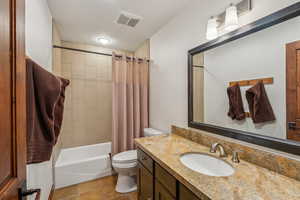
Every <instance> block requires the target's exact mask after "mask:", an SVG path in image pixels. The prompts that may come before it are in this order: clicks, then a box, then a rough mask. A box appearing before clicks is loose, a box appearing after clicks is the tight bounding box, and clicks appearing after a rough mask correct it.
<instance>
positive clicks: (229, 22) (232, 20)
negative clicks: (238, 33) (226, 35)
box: [225, 4, 239, 31]
mask: <svg viewBox="0 0 300 200" xmlns="http://www.w3.org/2000/svg"><path fill="white" fill-rule="evenodd" d="M238 27H239V19H238V10H237V7H236V6H235V5H234V4H230V6H229V7H228V8H227V9H226V16H225V30H226V31H233V30H235V29H237V28H238Z"/></svg>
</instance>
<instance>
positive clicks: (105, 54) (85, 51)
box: [53, 45, 150, 62]
mask: <svg viewBox="0 0 300 200" xmlns="http://www.w3.org/2000/svg"><path fill="white" fill-rule="evenodd" d="M53 48H57V49H65V50H70V51H79V52H83V53H91V54H97V55H102V56H110V57H112V54H108V53H100V52H95V51H88V50H83V49H74V48H69V47H62V46H57V45H53ZM116 57H118V58H121V57H122V56H121V55H116ZM126 58H127V59H132V58H131V57H128V56H126ZM133 59H134V60H135V59H136V58H133ZM137 59H138V60H139V61H142V60H143V59H141V58H137ZM147 62H150V60H147Z"/></svg>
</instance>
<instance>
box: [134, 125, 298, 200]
mask: <svg viewBox="0 0 300 200" xmlns="http://www.w3.org/2000/svg"><path fill="white" fill-rule="evenodd" d="M216 142H217V143H221V144H222V145H223V146H224V149H225V151H226V153H227V156H226V157H222V158H221V157H220V150H218V151H217V152H216V153H210V145H211V144H213V143H216ZM136 144H137V146H138V161H139V167H138V197H139V200H153V199H155V200H178V199H179V200H196V199H197V200H207V199H211V200H223V199H226V200H236V199H238V200H249V199H251V200H252V199H264V200H274V199H278V200H299V199H300V182H299V177H298V175H299V174H298V172H297V171H298V169H299V168H300V162H299V161H292V160H290V159H287V158H284V157H280V156H279V157H278V156H276V155H274V154H270V153H268V152H263V151H257V152H256V151H255V150H254V149H251V148H249V147H244V148H243V147H242V146H234V145H233V144H231V143H228V142H226V141H222V140H220V139H217V138H214V137H207V136H206V135H204V134H202V133H200V132H194V131H186V130H185V131H178V130H177V129H176V128H173V130H172V134H169V135H162V136H156V137H150V138H140V139H136ZM233 149H234V150H238V151H239V152H240V154H239V155H240V162H239V163H238V162H233V161H232V155H233V152H234V151H232V150H233ZM190 153H197V154H200V155H207V156H209V157H211V158H215V159H218V160H220V161H221V162H220V163H222V162H224V163H226V164H227V165H228V166H231V167H232V168H233V169H234V172H233V174H232V173H229V174H227V175H226V174H225V175H224V176H222V175H221V176H217V175H214V174H211V175H205V174H204V173H200V172H197V171H196V170H195V169H191V168H189V166H188V165H185V164H184V161H182V157H183V156H184V155H188V154H190ZM266 159H268V160H266ZM198 164H199V162H198ZM264 164H265V166H263V165H264ZM267 164H270V167H269V166H267ZM219 166H221V165H219V164H217V167H216V169H213V167H212V168H210V169H211V171H213V170H218V168H219ZM272 166H274V167H275V168H276V169H271V167H272ZM289 167H291V168H292V169H293V170H291V169H289ZM278 169H281V170H282V172H280V170H278ZM220 170H223V168H222V167H221V168H220ZM292 171H294V172H295V173H293V174H284V173H287V172H292ZM221 172H223V171H221ZM288 176H289V177H288Z"/></svg>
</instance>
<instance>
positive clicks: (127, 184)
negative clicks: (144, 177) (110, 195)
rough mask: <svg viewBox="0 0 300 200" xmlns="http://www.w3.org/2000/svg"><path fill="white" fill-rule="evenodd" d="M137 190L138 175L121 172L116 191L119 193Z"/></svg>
mask: <svg viewBox="0 0 300 200" xmlns="http://www.w3.org/2000/svg"><path fill="white" fill-rule="evenodd" d="M136 190H137V185H136V176H127V175H124V174H120V173H119V175H118V181H117V186H116V191H117V192H119V193H129V192H134V191H136Z"/></svg>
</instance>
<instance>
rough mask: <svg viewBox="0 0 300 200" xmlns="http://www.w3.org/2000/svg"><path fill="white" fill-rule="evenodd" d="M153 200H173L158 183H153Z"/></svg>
mask: <svg viewBox="0 0 300 200" xmlns="http://www.w3.org/2000/svg"><path fill="white" fill-rule="evenodd" d="M155 200H175V197H173V196H172V195H171V194H170V193H169V191H167V189H166V188H165V187H164V186H162V185H161V184H160V183H159V181H157V180H156V181H155Z"/></svg>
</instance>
